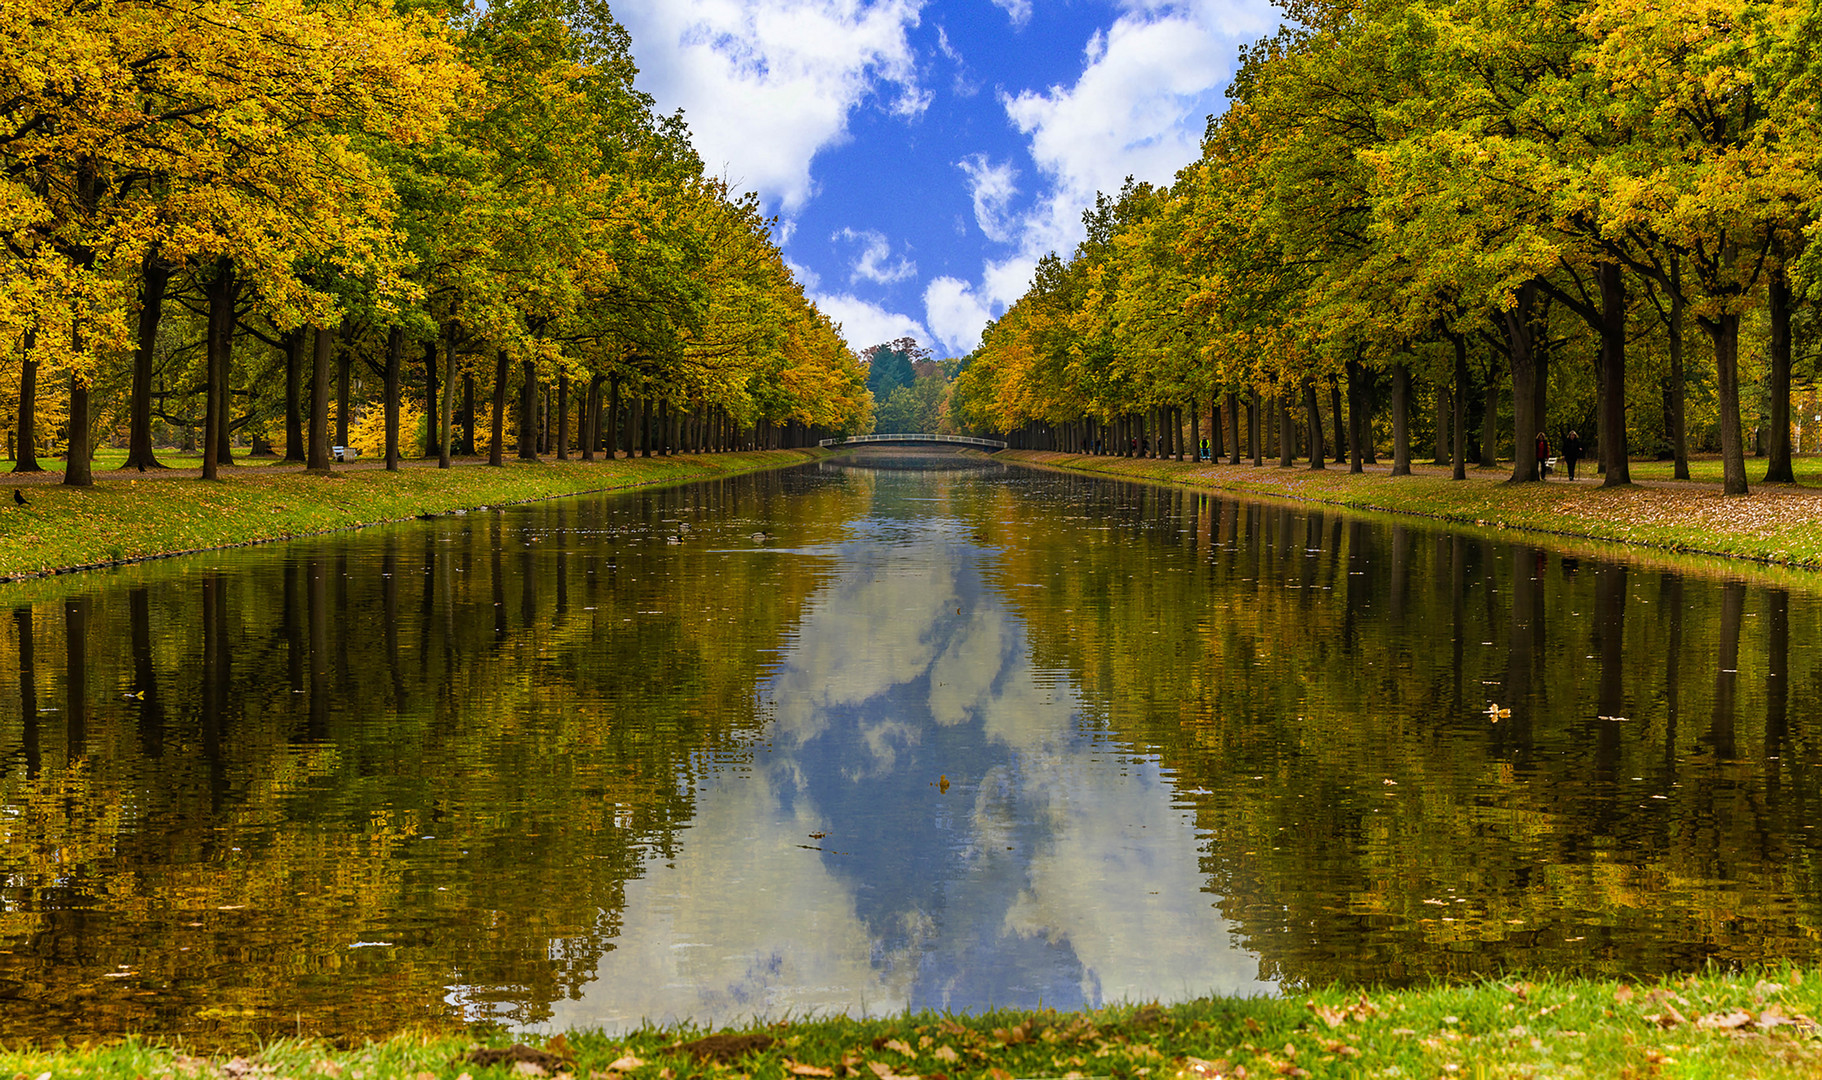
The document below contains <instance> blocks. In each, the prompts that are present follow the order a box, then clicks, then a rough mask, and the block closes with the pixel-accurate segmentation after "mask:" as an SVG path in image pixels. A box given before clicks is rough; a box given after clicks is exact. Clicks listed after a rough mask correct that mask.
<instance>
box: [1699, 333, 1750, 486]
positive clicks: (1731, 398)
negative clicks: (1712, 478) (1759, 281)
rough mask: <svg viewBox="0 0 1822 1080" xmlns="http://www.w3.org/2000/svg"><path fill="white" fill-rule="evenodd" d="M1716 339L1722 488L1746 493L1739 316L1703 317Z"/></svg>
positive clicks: (1715, 362)
mask: <svg viewBox="0 0 1822 1080" xmlns="http://www.w3.org/2000/svg"><path fill="white" fill-rule="evenodd" d="M1702 327H1703V329H1705V330H1707V331H1708V336H1709V337H1710V338H1712V339H1713V340H1714V367H1715V383H1716V389H1717V391H1718V392H1719V394H1720V411H1721V491H1722V492H1723V493H1724V494H1728V495H1744V494H1746V441H1745V439H1744V438H1742V437H1741V432H1740V316H1739V315H1738V314H1736V313H1731V312H1730V313H1728V314H1724V315H1717V316H1715V317H1713V318H1704V319H1703V320H1702Z"/></svg>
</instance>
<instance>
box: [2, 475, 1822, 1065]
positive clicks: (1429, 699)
mask: <svg viewBox="0 0 1822 1080" xmlns="http://www.w3.org/2000/svg"><path fill="white" fill-rule="evenodd" d="M1740 572H1741V573H1742V574H1745V576H1728V570H1727V568H1725V567H1715V566H1709V567H1699V568H1696V569H1693V570H1692V569H1690V568H1687V567H1682V568H1665V567H1663V566H1656V565H1654V566H1647V565H1641V564H1637V563H1632V562H1628V561H1626V559H1625V558H1623V557H1620V556H1614V555H1605V556H1603V555H1590V554H1586V553H1583V554H1564V553H1562V552H1560V551H1555V550H1551V549H1548V548H1542V547H1538V546H1535V545H1534V544H1532V543H1531V542H1529V541H1522V542H1513V541H1511V540H1508V539H1498V538H1494V539H1487V538H1483V537H1478V536H1469V535H1463V534H1459V533H1451V532H1446V531H1442V530H1439V529H1432V528H1428V527H1423V526H1419V525H1413V524H1398V523H1389V522H1382V521H1376V520H1372V521H1370V520H1365V519H1361V518H1357V517H1343V516H1336V515H1332V514H1328V513H1325V512H1323V511H1321V510H1319V509H1314V508H1300V507H1295V506H1288V505H1276V504H1274V505H1266V504H1249V503H1242V502H1234V501H1227V500H1223V499H1218V498H1214V497H1211V496H1205V495H1197V494H1194V493H1187V492H1184V491H1180V490H1172V489H1165V488H1150V487H1141V486H1133V485H1125V484H1120V483H1116V482H1111V481H1106V480H1100V479H1091V478H1084V477H1076V476H1069V475H1063V474H1053V473H1044V472H1036V471H1029V470H1016V469H1004V468H1000V467H997V466H994V465H991V464H990V463H986V462H983V461H981V460H979V459H974V460H970V459H968V458H966V457H965V456H955V455H945V454H929V455H920V454H916V453H907V452H904V451H896V452H894V451H868V452H863V453H858V454H856V455H853V456H850V457H846V458H836V459H830V460H826V461H824V462H822V463H819V464H817V465H814V466H809V467H805V468H801V469H796V470H792V471H788V472H781V473H771V474H764V475H758V476H746V477H739V478H734V479H730V480H724V481H717V482H711V483H706V484H700V485H695V486H688V487H677V488H669V489H662V490H651V491H643V492H633V493H629V494H620V495H613V496H596V497H586V498H580V499H573V500H565V501H560V502H551V503H543V504H537V505H532V506H522V507H511V508H505V509H499V510H487V511H477V512H471V513H468V514H465V515H458V516H450V517H444V518H439V519H437V520H434V521H428V522H414V523H410V524H401V525H395V526H387V527H382V528H375V529H369V530H365V531H361V532H358V533H352V534H343V535H338V536H332V537H321V538H315V539H309V540H302V541H297V542H293V543H289V544H285V545H277V546H269V547H262V548H252V549H243V550H237V551H226V552H218V553H210V554H206V555H200V556H194V557H188V558H184V559H181V560H170V561H166V562H160V563H152V564H144V565H140V566H135V567H129V568H124V569H122V570H119V571H114V572H106V573H94V574H88V575H82V576H79V577H75V578H67V579H59V580H56V581H49V582H35V583H26V584H23V585H15V586H9V587H8V588H9V589H10V590H11V591H10V592H7V593H0V602H4V603H5V604H6V606H7V610H6V611H5V612H4V613H3V614H0V834H3V836H4V845H3V847H0V1038H6V1039H18V1038H23V1037H38V1038H45V1037H75V1036H83V1035H109V1034H118V1033H124V1032H142V1033H149V1034H160V1035H182V1036H185V1037H186V1038H189V1039H191V1040H193V1041H195V1042H197V1043H198V1044H204V1045H206V1044H208V1043H209V1042H211V1041H222V1042H227V1041H232V1040H235V1039H244V1038H246V1037H248V1036H252V1035H259V1036H272V1035H287V1034H298V1033H300V1032H301V1033H303V1034H324V1035H330V1036H346V1035H368V1034H376V1035H377V1034H384V1033H386V1032H388V1031H392V1030H396V1029H399V1028H401V1027H405V1026H437V1025H447V1024H454V1023H463V1022H472V1021H493V1022H497V1023H500V1024H504V1025H507V1026H510V1027H514V1028H521V1029H533V1030H537V1029H552V1028H559V1027H571V1026H581V1027H604V1028H607V1029H609V1030H623V1029H626V1028H630V1027H635V1026H638V1025H639V1024H640V1023H641V1021H642V1020H644V1019H651V1020H676V1019H684V1018H689V1019H695V1020H698V1021H703V1022H735V1021H740V1020H744V1019H748V1018H751V1017H754V1016H780V1015H785V1014H791V1015H804V1014H807V1013H820V1012H832V1011H848V1012H851V1013H860V1012H872V1013H885V1012H896V1011H900V1010H903V1009H905V1008H913V1009H923V1008H933V1009H951V1010H957V1011H973V1010H981V1009H986V1008H990V1007H995V1006H1035V1005H1038V1004H1040V1003H1041V1004H1044V1005H1047V1006H1056V1007H1059V1008H1068V1007H1076V1006H1082V1005H1094V1004H1099V1003H1102V1002H1109V1001H1119V1000H1139V999H1144V1000H1150V999H1162V1000H1166V1001H1169V1000H1178V999H1182V998H1186V997H1191V996H1195V995H1199V994H1206V993H1210V992H1216V993H1228V994H1255V993H1273V992H1279V991H1284V990H1295V989H1297V988H1301V987H1305V986H1310V985H1316V984H1323V983H1328V982H1331V981H1336V980H1340V981H1348V982H1374V983H1389V984H1405V983H1412V982H1422V981H1427V980H1430V979H1432V978H1439V977H1440V978H1467V977H1473V976H1476V975H1484V974H1495V973H1503V972H1516V971H1534V972H1535V971H1549V972H1565V973H1575V974H1616V975H1648V974H1655V973H1663V972H1673V971H1679V970H1694V969H1699V968H1702V967H1703V966H1705V965H1707V964H1710V963H1715V964H1720V965H1723V966H1729V965H1740V964H1746V963H1750V962H1754V961H1759V960H1770V959H1775V958H1791V959H1794V960H1798V961H1801V962H1804V963H1814V962H1816V961H1817V959H1818V955H1817V954H1818V952H1822V949H1819V947H1818V941H1819V940H1822V880H1818V877H1819V865H1822V861H1819V860H1818V854H1819V853H1822V838H1819V837H1818V836H1817V835H1816V832H1817V830H1816V822H1817V820H1818V811H1819V810H1822V802H1818V801H1812V797H1822V795H1819V793H1818V791H1817V781H1818V777H1819V776H1822V772H1819V771H1818V768H1819V766H1822V745H1819V744H1818V739H1817V735H1818V730H1819V728H1818V719H1817V718H1818V714H1819V712H1822V647H1819V645H1818V643H1819V642H1822V602H1819V599H1818V598H1819V596H1822V592H1818V590H1816V589H1815V588H1813V587H1810V586H1808V585H1807V584H1806V583H1805V582H1803V581H1802V580H1801V579H1797V578H1791V577H1784V578H1777V577H1773V576H1771V575H1770V574H1769V573H1752V574H1746V573H1745V571H1744V570H1742V571H1740ZM1819 584H1822V583H1819Z"/></svg>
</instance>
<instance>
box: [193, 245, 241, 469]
mask: <svg viewBox="0 0 1822 1080" xmlns="http://www.w3.org/2000/svg"><path fill="white" fill-rule="evenodd" d="M203 291H204V294H205V296H206V297H207V299H208V305H209V316H208V318H209V322H208V334H207V338H206V341H205V346H204V357H203V370H204V371H205V372H206V373H207V376H206V379H205V383H206V385H207V392H206V395H205V400H206V404H205V407H204V410H203V437H202V478H203V479H204V480H214V479H217V478H218V476H219V470H220V467H221V466H222V465H223V464H225V463H226V462H227V455H226V454H223V453H222V447H223V446H224V445H226V443H227V441H228V440H227V435H228V407H229V396H228V353H229V351H230V350H231V349H232V348H233V345H234V317H235V316H234V307H235V305H236V304H237V303H239V301H240V275H239V274H238V273H236V271H235V267H234V260H233V259H232V258H230V257H228V256H226V255H223V256H222V257H220V258H218V259H216V260H215V273H214V276H212V277H211V278H210V279H209V281H208V283H207V284H206V285H205V286H204V287H203Z"/></svg>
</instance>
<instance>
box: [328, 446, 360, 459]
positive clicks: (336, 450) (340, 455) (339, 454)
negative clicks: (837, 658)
mask: <svg viewBox="0 0 1822 1080" xmlns="http://www.w3.org/2000/svg"><path fill="white" fill-rule="evenodd" d="M329 450H330V452H331V453H333V454H334V455H335V460H337V461H353V460H354V459H355V458H357V457H360V456H361V452H360V450H359V449H358V448H356V447H353V446H331V447H330V448H329Z"/></svg>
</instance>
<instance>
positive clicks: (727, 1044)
mask: <svg viewBox="0 0 1822 1080" xmlns="http://www.w3.org/2000/svg"><path fill="white" fill-rule="evenodd" d="M776 1041H777V1040H776V1039H773V1038H772V1037H771V1036H770V1035H761V1034H759V1033H758V1032H753V1033H751V1034H748V1035H708V1036H705V1037H703V1038H700V1039H695V1040H692V1041H690V1042H686V1043H672V1044H671V1045H669V1046H667V1047H665V1049H666V1050H681V1051H683V1052H684V1053H686V1054H688V1055H690V1056H691V1057H693V1058H695V1059H696V1060H698V1061H733V1060H734V1059H735V1058H738V1057H743V1056H745V1055H747V1054H756V1053H759V1052H761V1051H763V1050H765V1049H767V1048H768V1047H770V1046H771V1045H772V1044H773V1043H774V1042H776Z"/></svg>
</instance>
